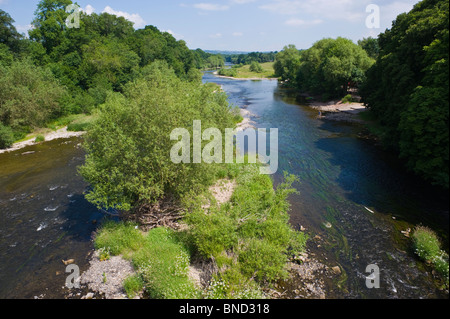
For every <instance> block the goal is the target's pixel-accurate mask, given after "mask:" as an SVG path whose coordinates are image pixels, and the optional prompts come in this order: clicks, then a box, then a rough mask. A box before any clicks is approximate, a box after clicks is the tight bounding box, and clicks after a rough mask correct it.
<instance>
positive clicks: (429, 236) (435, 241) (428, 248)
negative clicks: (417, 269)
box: [412, 226, 449, 287]
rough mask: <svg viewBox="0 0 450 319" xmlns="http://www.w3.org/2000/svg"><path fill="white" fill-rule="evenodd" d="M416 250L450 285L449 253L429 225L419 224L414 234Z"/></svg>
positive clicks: (413, 239)
mask: <svg viewBox="0 0 450 319" xmlns="http://www.w3.org/2000/svg"><path fill="white" fill-rule="evenodd" d="M412 241H413V248H414V252H415V253H416V255H417V256H419V258H420V259H422V260H423V261H425V262H427V263H430V264H432V265H433V267H434V268H435V270H436V271H437V272H438V273H439V274H440V275H441V276H442V277H443V278H444V280H445V281H446V285H447V287H448V285H449V263H448V255H447V253H445V252H444V251H443V250H441V243H440V241H439V238H438V237H437V235H436V234H435V233H434V232H433V231H432V230H431V229H430V228H428V227H424V226H418V227H416V229H415V230H414V233H413V235H412Z"/></svg>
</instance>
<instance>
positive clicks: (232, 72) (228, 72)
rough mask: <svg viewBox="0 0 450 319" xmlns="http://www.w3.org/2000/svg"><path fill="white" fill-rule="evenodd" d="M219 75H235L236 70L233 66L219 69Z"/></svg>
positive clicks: (236, 73)
mask: <svg viewBox="0 0 450 319" xmlns="http://www.w3.org/2000/svg"><path fill="white" fill-rule="evenodd" d="M219 75H222V76H231V77H237V75H238V71H237V69H235V68H232V69H221V70H220V71H219Z"/></svg>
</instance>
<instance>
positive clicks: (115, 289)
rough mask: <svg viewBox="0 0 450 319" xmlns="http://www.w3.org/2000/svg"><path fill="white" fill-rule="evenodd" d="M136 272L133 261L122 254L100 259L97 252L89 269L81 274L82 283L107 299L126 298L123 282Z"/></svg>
mask: <svg viewBox="0 0 450 319" xmlns="http://www.w3.org/2000/svg"><path fill="white" fill-rule="evenodd" d="M134 274H135V272H134V269H133V266H132V265H131V262H129V261H127V260H125V259H123V258H122V257H120V256H114V257H111V258H110V259H109V260H106V261H100V259H99V253H98V252H95V253H94V254H93V256H92V259H91V261H90V267H89V269H88V270H87V271H86V272H85V273H83V274H82V276H81V284H82V285H85V286H87V288H88V289H89V290H90V291H91V292H95V293H98V294H101V295H104V296H105V298H106V299H125V298H126V294H125V292H124V289H123V282H124V281H125V279H126V278H128V277H130V276H132V275H134ZM105 278H107V280H105ZM85 299H87V298H85Z"/></svg>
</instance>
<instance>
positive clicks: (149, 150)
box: [80, 66, 235, 210]
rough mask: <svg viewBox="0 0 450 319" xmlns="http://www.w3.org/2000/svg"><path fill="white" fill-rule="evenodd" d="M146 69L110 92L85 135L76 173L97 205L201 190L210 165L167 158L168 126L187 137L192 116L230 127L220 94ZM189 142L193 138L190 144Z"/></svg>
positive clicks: (209, 178)
mask: <svg viewBox="0 0 450 319" xmlns="http://www.w3.org/2000/svg"><path fill="white" fill-rule="evenodd" d="M150 71H151V72H149V74H148V75H146V76H145V77H143V78H141V79H139V80H137V81H135V82H133V83H131V84H130V85H129V86H127V87H126V89H125V93H124V94H125V96H124V95H121V94H119V93H116V94H113V95H110V96H109V97H108V100H107V102H106V103H105V104H104V105H103V106H101V107H100V109H99V112H98V118H97V120H96V121H95V122H94V123H93V125H92V127H91V128H90V130H89V132H88V134H87V135H86V138H85V147H86V149H87V158H86V162H85V164H84V166H83V167H81V169H80V172H81V174H82V176H83V177H84V178H85V180H86V181H87V182H89V183H90V185H92V190H91V191H90V192H89V193H88V194H87V195H86V198H87V199H88V200H89V201H90V202H91V203H93V204H95V205H97V206H99V207H102V208H117V209H122V210H130V209H131V208H133V207H134V206H135V205H136V204H138V203H139V202H149V203H152V202H155V201H157V200H160V199H161V198H163V197H164V196H166V195H172V196H175V197H178V198H181V197H183V196H184V195H185V194H187V193H189V192H191V191H192V190H194V191H195V192H197V193H199V192H201V191H202V190H204V189H206V188H207V187H208V185H210V184H211V183H212V182H213V179H214V175H215V171H216V166H215V165H210V164H207V163H202V164H195V165H190V164H176V163H173V162H172V160H171V158H170V150H171V149H172V147H173V146H174V145H175V144H176V142H174V141H172V140H171V139H170V136H171V133H172V131H173V130H174V129H176V128H185V129H186V130H187V131H188V132H189V133H190V136H191V137H192V136H193V134H192V131H193V122H194V120H198V119H201V120H202V123H201V124H202V128H210V127H215V128H218V129H219V130H220V131H221V132H224V131H225V128H232V127H234V126H235V124H234V122H233V114H232V112H231V108H230V107H229V105H228V101H227V97H226V95H225V94H221V93H214V92H212V91H211V89H210V88H208V87H206V86H203V85H201V84H199V83H195V82H186V81H181V80H180V79H178V78H177V77H176V76H175V74H174V73H173V71H171V70H169V69H167V68H165V69H164V67H163V66H162V67H161V68H160V69H157V68H155V69H154V70H150ZM192 144H193V139H191V141H190V147H191V149H192ZM206 144H207V142H206V141H203V145H202V146H205V145H206ZM192 158H193V154H191V157H190V160H191V162H192Z"/></svg>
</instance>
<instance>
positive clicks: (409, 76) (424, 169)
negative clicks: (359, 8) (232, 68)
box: [274, 0, 449, 189]
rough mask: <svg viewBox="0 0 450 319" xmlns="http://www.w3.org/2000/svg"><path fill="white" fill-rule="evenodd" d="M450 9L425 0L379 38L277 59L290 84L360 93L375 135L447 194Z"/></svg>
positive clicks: (333, 93) (319, 92)
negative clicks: (449, 18) (445, 190)
mask: <svg viewBox="0 0 450 319" xmlns="http://www.w3.org/2000/svg"><path fill="white" fill-rule="evenodd" d="M448 17H449V4H448V1H445V0H423V1H420V2H418V3H417V4H416V5H415V6H414V8H413V9H412V10H411V11H410V12H409V13H403V14H401V15H399V16H398V17H397V18H396V20H395V21H394V22H393V24H392V28H391V29H388V30H386V32H384V33H381V34H380V35H379V37H378V38H377V39H373V38H367V39H363V40H361V41H359V42H358V44H354V43H353V42H352V41H351V40H348V39H344V38H337V39H323V40H320V41H318V42H317V43H315V44H314V45H313V46H312V47H311V48H310V49H308V50H297V49H296V48H295V46H293V45H289V46H286V47H285V48H284V50H283V51H281V52H279V53H278V54H277V55H276V61H275V65H274V68H275V75H276V76H277V77H280V79H281V80H282V81H283V83H284V85H286V86H290V87H294V88H298V89H299V90H300V91H302V92H308V93H310V94H312V95H316V96H319V97H321V98H322V99H324V100H328V99H332V98H342V97H344V96H345V95H347V94H348V91H349V90H350V91H351V90H353V91H355V90H358V91H359V94H360V95H361V97H362V101H363V102H364V103H365V104H366V105H367V107H368V112H369V113H370V114H367V115H365V116H366V117H368V118H370V119H371V122H372V124H371V126H372V127H371V128H370V129H371V131H372V132H373V133H375V134H376V135H377V137H378V138H379V139H380V140H381V141H382V143H383V145H384V147H385V148H386V149H387V150H389V151H392V152H393V153H396V154H398V155H399V157H400V159H401V160H402V161H403V162H404V163H405V166H406V168H407V169H408V170H410V171H412V172H414V173H415V174H417V175H418V176H420V177H422V178H423V179H424V180H426V181H427V182H429V183H431V184H434V185H438V186H439V187H443V188H445V189H448V185H449V184H448V183H449V171H448V167H449V130H448V127H449V122H448V116H449V104H448V97H449V95H448V93H449V89H448V88H449V82H448V81H449V73H448V70H449V67H448V61H449V47H448V45H449V38H448V36H449V27H448V26H449V20H448Z"/></svg>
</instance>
